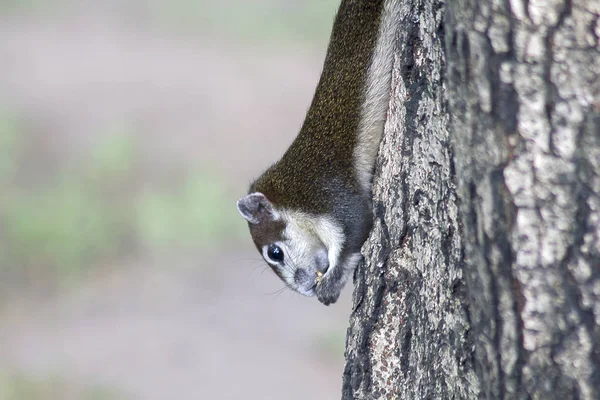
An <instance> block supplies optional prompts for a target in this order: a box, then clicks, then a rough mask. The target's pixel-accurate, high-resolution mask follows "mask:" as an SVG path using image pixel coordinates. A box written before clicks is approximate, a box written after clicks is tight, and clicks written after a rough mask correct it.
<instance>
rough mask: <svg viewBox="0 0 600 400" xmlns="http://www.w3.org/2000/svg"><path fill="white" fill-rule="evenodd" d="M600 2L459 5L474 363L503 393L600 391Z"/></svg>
mask: <svg viewBox="0 0 600 400" xmlns="http://www.w3.org/2000/svg"><path fill="white" fill-rule="evenodd" d="M599 12H600V2H599V1H597V0H595V1H560V0H547V1H542V0H539V1H531V0H530V1H523V0H511V1H510V2H509V1H507V0H496V1H476V0H462V1H453V2H450V3H448V10H447V14H446V15H447V16H448V18H447V20H446V31H447V35H446V43H447V50H448V51H447V62H448V74H447V78H448V81H447V82H448V87H449V89H450V91H449V99H450V109H451V112H452V115H453V117H454V118H453V122H452V129H451V131H452V142H453V148H454V154H455V160H454V162H455V165H456V177H457V182H458V188H459V192H458V193H459V197H460V199H461V215H462V217H463V218H462V219H463V222H464V238H465V245H466V246H465V248H466V263H465V272H466V274H465V275H466V278H467V286H468V289H469V297H470V305H469V309H470V313H471V321H472V326H473V337H474V338H475V340H476V360H477V362H476V365H477V367H476V369H477V372H478V375H479V377H480V382H481V388H482V393H483V394H484V395H485V396H484V397H486V398H494V399H497V398H498V399H504V398H506V399H521V398H535V399H578V398H583V399H599V398H600V391H599V387H600V349H599V347H598V345H599V344H600V279H599V278H600V197H599V195H600V175H599V173H600V42H599V37H600V20H599V15H598V13H599Z"/></svg>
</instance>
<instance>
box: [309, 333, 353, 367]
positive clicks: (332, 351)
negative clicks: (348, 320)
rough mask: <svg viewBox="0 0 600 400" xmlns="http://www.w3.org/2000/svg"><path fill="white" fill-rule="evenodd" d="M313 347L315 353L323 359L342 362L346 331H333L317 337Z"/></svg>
mask: <svg viewBox="0 0 600 400" xmlns="http://www.w3.org/2000/svg"><path fill="white" fill-rule="evenodd" d="M314 347H315V350H316V352H317V353H318V354H320V355H321V356H322V357H324V358H325V359H330V360H338V359H339V360H340V361H343V355H344V351H345V350H346V331H345V330H335V331H329V332H326V333H324V334H322V335H319V336H317V338H316V339H315V341H314ZM340 356H341V357H342V358H341V359H340Z"/></svg>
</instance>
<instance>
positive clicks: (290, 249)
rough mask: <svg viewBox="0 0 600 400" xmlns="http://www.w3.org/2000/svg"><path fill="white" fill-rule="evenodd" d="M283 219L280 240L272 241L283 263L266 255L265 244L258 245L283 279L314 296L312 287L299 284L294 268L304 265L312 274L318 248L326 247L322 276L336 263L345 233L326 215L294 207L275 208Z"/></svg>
mask: <svg viewBox="0 0 600 400" xmlns="http://www.w3.org/2000/svg"><path fill="white" fill-rule="evenodd" d="M278 214H279V217H280V218H281V219H282V220H283V221H284V222H285V225H286V228H285V229H284V231H283V240H281V241H278V242H276V243H273V244H275V245H277V246H279V247H280V248H281V249H282V250H283V253H284V259H283V265H282V264H280V263H275V262H273V261H272V260H270V259H269V256H268V254H267V251H268V247H269V246H268V245H266V246H264V247H263V248H262V255H263V258H264V259H265V260H266V261H267V263H269V264H270V265H271V266H273V268H277V269H278V270H279V271H280V273H281V276H282V278H283V280H284V282H285V283H286V284H287V285H288V286H290V287H291V288H293V289H294V290H296V291H297V292H298V293H301V294H303V295H305V296H314V291H313V290H312V289H307V288H304V287H300V286H299V285H298V284H297V283H296V281H295V277H294V273H295V272H296V270H297V269H304V270H306V271H307V273H309V275H312V274H314V273H315V271H316V264H315V259H316V257H317V255H318V253H319V252H320V251H323V250H326V251H327V258H328V262H329V269H328V271H327V273H326V274H325V276H327V274H329V273H330V272H331V271H333V269H334V268H336V267H337V266H338V262H339V257H340V253H341V251H342V246H343V245H344V241H345V236H344V232H343V229H342V227H341V226H339V225H338V224H336V223H335V221H334V220H333V219H332V218H329V217H326V216H318V217H315V216H311V215H309V214H306V213H302V212H298V211H283V210H280V211H278Z"/></svg>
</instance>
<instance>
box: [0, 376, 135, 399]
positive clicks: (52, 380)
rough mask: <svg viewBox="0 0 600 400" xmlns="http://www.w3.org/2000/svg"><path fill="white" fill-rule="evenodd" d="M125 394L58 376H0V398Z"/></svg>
mask: <svg viewBox="0 0 600 400" xmlns="http://www.w3.org/2000/svg"><path fill="white" fill-rule="evenodd" d="M124 399H126V397H125V396H123V395H122V394H119V393H117V392H116V391H115V390H112V389H109V388H106V387H102V386H81V385H74V384H70V383H67V382H66V381H64V380H62V379H60V378H58V377H49V378H45V379H40V378H34V377H30V376H26V375H23V374H16V375H11V376H8V377H3V378H0V400H124Z"/></svg>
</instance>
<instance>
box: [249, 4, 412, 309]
mask: <svg viewBox="0 0 600 400" xmlns="http://www.w3.org/2000/svg"><path fill="white" fill-rule="evenodd" d="M399 8H400V1H399V0H342V2H341V4H340V6H339V9H338V11H337V14H336V17H335V20H334V24H333V29H332V33H331V38H330V41H329V45H328V48H327V54H326V56H325V63H324V65H323V70H322V73H321V77H320V79H319V82H318V84H317V88H316V91H315V95H314V98H313V100H312V103H311V105H310V108H309V110H308V112H307V114H306V118H305V120H304V123H303V125H302V128H301V129H300V132H299V134H298V136H297V137H296V139H295V140H294V141H293V143H292V144H291V145H290V147H289V148H288V150H287V151H286V152H285V153H284V155H283V156H282V157H281V159H280V160H279V161H277V162H276V163H275V164H273V165H272V166H271V167H270V168H268V169H267V170H266V171H265V172H264V173H263V174H262V175H261V176H260V177H259V178H257V179H256V180H255V181H254V182H253V183H252V184H251V185H250V189H249V191H248V194H247V195H246V196H244V197H242V198H241V199H239V200H238V202H237V208H238V211H239V213H240V214H241V215H242V217H244V218H245V219H246V220H247V222H248V226H249V229H250V235H251V236H252V240H253V242H254V244H255V246H256V248H257V249H258V251H259V253H260V254H261V255H262V257H263V258H264V259H265V261H266V262H267V263H268V264H269V266H270V267H271V268H272V269H273V271H274V272H275V273H276V274H277V275H278V276H279V277H280V278H281V279H282V280H283V281H284V283H285V284H286V286H287V287H289V288H291V289H293V290H295V291H297V292H298V293H301V294H303V295H306V296H316V297H317V299H318V300H319V301H320V302H321V303H323V304H325V305H329V304H332V303H335V302H336V301H337V299H338V297H339V295H340V292H341V290H342V288H343V287H344V285H345V283H346V281H347V280H348V278H349V276H350V275H352V273H353V272H354V269H355V268H356V266H357V264H358V263H359V261H360V260H361V259H362V256H361V253H360V249H361V247H362V245H363V243H364V242H365V241H366V239H367V237H368V235H369V233H370V231H371V228H372V225H373V211H372V205H371V180H372V175H373V169H374V164H375V159H376V157H377V152H378V150H379V143H380V141H381V137H382V135H383V128H384V124H385V120H386V117H387V110H388V103H389V96H390V91H391V77H392V64H393V59H394V48H395V45H396V24H397V21H398V14H399Z"/></svg>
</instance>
